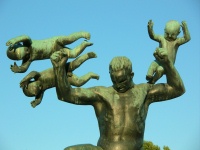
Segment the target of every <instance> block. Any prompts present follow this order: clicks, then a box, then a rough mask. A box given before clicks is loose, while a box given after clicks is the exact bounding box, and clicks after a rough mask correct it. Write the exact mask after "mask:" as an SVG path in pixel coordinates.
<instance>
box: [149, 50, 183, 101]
mask: <svg viewBox="0 0 200 150" xmlns="http://www.w3.org/2000/svg"><path fill="white" fill-rule="evenodd" d="M154 56H155V58H156V60H157V61H159V62H160V63H161V64H162V66H163V68H164V69H165V73H166V77H167V83H166V84H156V85H153V86H152V88H151V90H150V91H149V92H148V95H147V99H148V100H149V102H150V103H151V102H156V101H163V100H169V99H172V98H176V97H178V96H181V95H182V94H183V93H184V92H185V87H184V84H183V81H182V79H181V77H180V75H179V73H178V71H177V70H176V68H175V67H174V65H173V63H172V61H170V59H169V57H168V53H167V50H166V49H163V48H157V49H156V51H155V52H154Z"/></svg>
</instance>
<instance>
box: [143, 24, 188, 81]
mask: <svg viewBox="0 0 200 150" xmlns="http://www.w3.org/2000/svg"><path fill="white" fill-rule="evenodd" d="M180 26H181V27H182V30H183V37H181V38H178V37H177V36H178V35H179V33H180ZM164 31H165V33H164V36H162V35H156V34H154V31H153V22H152V20H150V21H149V22H148V33H149V37H150V38H151V39H152V40H154V41H157V42H159V47H160V48H165V49H167V52H168V56H169V59H170V61H172V63H173V64H174V63H175V60H176V54H177V51H178V48H179V46H180V45H182V44H184V43H186V42H188V41H189V40H190V39H191V38H190V33H189V31H188V27H187V24H186V22H185V21H182V25H180V24H179V22H178V21H175V20H171V21H169V22H167V23H166V26H165V30H164ZM163 74H164V69H163V67H162V66H161V65H160V64H159V63H158V62H157V61H156V60H154V61H153V62H152V63H151V65H150V67H149V69H148V72H147V75H146V79H147V80H148V82H149V83H151V84H154V83H155V82H156V81H157V80H158V79H160V78H161V77H162V75H163Z"/></svg>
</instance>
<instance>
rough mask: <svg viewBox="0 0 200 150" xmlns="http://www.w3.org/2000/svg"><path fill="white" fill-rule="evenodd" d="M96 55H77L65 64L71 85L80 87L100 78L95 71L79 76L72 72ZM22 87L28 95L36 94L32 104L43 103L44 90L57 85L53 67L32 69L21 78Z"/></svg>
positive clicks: (33, 105) (91, 53)
mask: <svg viewBox="0 0 200 150" xmlns="http://www.w3.org/2000/svg"><path fill="white" fill-rule="evenodd" d="M95 57H96V54H95V53H93V52H90V53H87V54H84V55H82V56H79V57H77V58H76V59H75V60H73V61H72V62H69V63H66V64H65V68H66V72H67V76H68V80H69V82H70V84H71V85H73V86H76V87H80V86H82V85H83V84H85V83H86V82H88V81H89V80H90V79H97V80H98V79H99V75H97V74H95V73H93V72H89V73H87V74H85V75H83V76H81V77H77V76H76V75H75V74H73V73H72V71H74V70H75V69H76V68H78V67H79V66H80V65H81V64H82V63H83V62H85V61H86V60H88V59H90V58H95ZM32 79H34V80H32ZM20 87H21V88H22V89H23V92H24V94H25V95H26V96H28V97H33V96H35V100H33V101H32V102H31V106H32V107H33V108H35V107H36V106H37V105H39V104H40V103H41V101H42V98H43V95H44V92H45V91H46V90H47V89H50V88H53V87H55V75H54V72H53V68H49V69H46V70H44V71H42V72H37V71H31V72H30V73H29V74H28V75H26V76H25V77H24V78H23V79H22V80H21V82H20Z"/></svg>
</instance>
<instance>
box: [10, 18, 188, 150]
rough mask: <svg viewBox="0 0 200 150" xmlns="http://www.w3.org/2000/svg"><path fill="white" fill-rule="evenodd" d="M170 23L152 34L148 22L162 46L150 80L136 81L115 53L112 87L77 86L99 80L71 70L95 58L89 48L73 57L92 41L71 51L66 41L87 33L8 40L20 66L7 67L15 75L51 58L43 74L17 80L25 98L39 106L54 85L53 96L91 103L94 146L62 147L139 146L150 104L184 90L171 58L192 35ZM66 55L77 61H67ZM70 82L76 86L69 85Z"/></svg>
mask: <svg viewBox="0 0 200 150" xmlns="http://www.w3.org/2000/svg"><path fill="white" fill-rule="evenodd" d="M171 24H174V23H171V22H170V23H169V24H167V25H166V28H165V36H164V37H163V36H158V35H155V34H154V32H153V22H152V21H149V23H148V31H149V36H150V37H151V38H152V39H153V40H156V41H158V42H159V44H160V47H159V48H156V50H155V51H154V57H155V61H154V62H153V63H152V64H153V65H151V66H150V68H149V71H148V73H147V76H146V78H147V80H148V81H149V82H148V83H141V84H135V83H134V82H133V77H134V72H133V71H132V62H131V61H130V60H129V59H128V58H127V57H124V56H119V57H114V58H113V59H112V61H111V62H110V65H109V73H110V78H111V80H112V83H113V85H112V86H110V87H105V86H95V87H90V88H80V87H79V86H81V85H83V84H85V83H86V82H87V81H88V80H89V79H92V78H93V79H98V78H99V76H98V75H97V74H95V73H92V72H90V73H88V74H86V75H85V76H83V80H81V81H80V80H79V79H81V78H82V77H81V78H78V77H77V76H76V75H75V74H73V73H72V71H73V70H75V69H76V68H78V67H79V66H80V65H81V64H82V63H83V62H84V61H86V60H88V59H90V58H94V57H96V54H95V53H93V52H90V53H87V54H85V55H82V56H80V57H78V58H76V57H77V56H78V55H79V54H80V53H81V52H82V51H83V50H84V49H85V48H86V47H87V46H91V45H92V43H90V42H87V41H84V42H83V43H82V44H81V45H79V46H78V47H76V48H75V49H73V50H70V49H69V48H67V47H65V45H66V44H70V43H72V42H75V41H76V40H78V39H79V38H86V39H90V34H89V33H88V32H77V33H74V34H72V35H70V36H68V37H66V36H65V37H53V38H51V39H47V40H40V41H33V40H30V38H29V37H28V36H20V37H17V38H13V39H11V40H9V41H8V42H7V46H9V48H8V50H7V55H8V57H9V58H10V59H13V60H21V59H22V60H23V61H22V65H21V66H19V67H18V66H17V65H16V63H14V65H12V66H11V70H12V71H13V72H18V73H23V72H25V71H26V70H27V69H28V67H29V65H30V64H31V62H32V61H34V60H42V59H48V58H50V59H51V62H52V65H53V68H50V69H47V70H44V71H42V72H37V71H32V72H31V73H29V74H28V75H27V76H25V77H24V78H23V79H22V81H21V82H20V86H21V87H22V89H23V92H24V94H25V95H26V96H29V97H32V96H35V100H34V101H32V102H31V105H32V107H36V106H37V105H38V104H40V102H41V100H42V97H43V94H44V92H45V90H46V89H49V88H52V87H55V88H56V92H57V97H58V99H59V100H61V101H64V102H67V103H72V104H76V105H91V106H93V107H94V110H95V114H96V117H97V121H98V126H99V131H100V137H99V140H98V143H97V146H95V145H92V144H82V145H74V146H70V147H67V148H65V150H142V146H143V137H144V130H145V120H146V117H147V113H148V108H149V105H150V104H152V103H153V102H160V101H165V100H170V99H173V98H176V97H178V96H181V95H182V94H184V92H185V87H184V84H183V81H182V79H181V77H180V75H179V73H178V71H177V70H176V68H175V66H174V62H175V58H176V53H177V50H178V46H180V45H181V44H184V43H186V42H188V41H189V40H190V34H189V31H188V29H187V24H186V22H182V29H183V32H184V37H183V38H177V36H178V34H179V31H180V26H179V25H177V26H178V27H177V26H176V25H175V28H174V26H173V27H171V26H170V25H171ZM168 25H169V26H168ZM69 37H71V38H69ZM66 39H68V40H66ZM22 43H23V44H22ZM34 43H35V45H34ZM39 43H42V44H39ZM69 58H76V59H75V60H73V61H72V62H67V61H68V59H69ZM160 68H161V69H160ZM156 69H157V70H156ZM160 70H161V71H160ZM163 73H165V74H166V78H167V83H158V84H155V82H156V81H157V80H158V79H159V78H160V77H161V76H162V75H163ZM153 75H154V76H153ZM32 79H34V80H32ZM79 81H80V82H79ZM71 85H74V86H77V87H78V88H72V87H71Z"/></svg>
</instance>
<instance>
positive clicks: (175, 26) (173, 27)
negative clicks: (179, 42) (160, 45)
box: [164, 20, 180, 41]
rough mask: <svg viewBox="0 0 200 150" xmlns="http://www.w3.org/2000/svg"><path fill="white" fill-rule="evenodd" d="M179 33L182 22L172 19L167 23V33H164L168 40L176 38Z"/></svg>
mask: <svg viewBox="0 0 200 150" xmlns="http://www.w3.org/2000/svg"><path fill="white" fill-rule="evenodd" d="M179 33H180V24H179V22H178V21H175V20H171V21H168V22H167V23H166V25H165V34H164V37H165V39H166V40H168V41H174V40H176V39H177V36H178V35H179Z"/></svg>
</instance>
